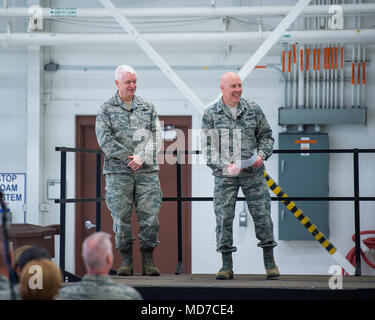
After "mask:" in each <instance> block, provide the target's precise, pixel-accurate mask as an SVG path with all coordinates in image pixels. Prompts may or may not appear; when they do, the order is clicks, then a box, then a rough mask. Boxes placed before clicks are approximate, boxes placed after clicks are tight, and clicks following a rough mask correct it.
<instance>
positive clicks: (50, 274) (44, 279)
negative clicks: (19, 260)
mask: <svg viewBox="0 0 375 320" xmlns="http://www.w3.org/2000/svg"><path fill="white" fill-rule="evenodd" d="M61 283H62V274H61V271H60V268H59V267H58V266H57V265H56V264H54V263H53V262H52V261H51V260H49V259H35V260H31V261H29V262H28V263H27V264H26V265H25V266H24V267H23V269H22V272H21V276H20V283H19V289H18V290H19V295H20V297H21V299H22V300H54V299H55V298H56V296H57V294H58V292H59V290H60V286H61Z"/></svg>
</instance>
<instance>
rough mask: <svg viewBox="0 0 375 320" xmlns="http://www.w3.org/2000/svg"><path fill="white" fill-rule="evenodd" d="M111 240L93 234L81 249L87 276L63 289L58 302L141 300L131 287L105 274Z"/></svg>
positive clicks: (102, 234) (109, 259) (110, 253)
mask: <svg viewBox="0 0 375 320" xmlns="http://www.w3.org/2000/svg"><path fill="white" fill-rule="evenodd" d="M110 239H111V236H110V235H109V234H108V233H105V232H96V233H93V234H92V235H91V236H89V237H88V238H86V240H85V241H84V242H83V245H82V258H83V261H84V262H85V265H86V269H87V274H86V275H85V276H84V277H83V278H82V281H79V282H75V283H73V284H71V285H68V286H65V287H63V288H62V289H61V290H60V293H59V295H58V297H57V299H58V300H142V296H141V295H140V294H139V292H138V291H137V290H136V289H134V288H133V287H130V286H126V285H123V284H120V283H117V282H115V281H113V280H112V279H111V278H110V277H109V275H108V272H109V270H110V269H111V267H112V263H113V252H112V242H111V240H110Z"/></svg>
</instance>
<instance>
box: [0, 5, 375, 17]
mask: <svg viewBox="0 0 375 320" xmlns="http://www.w3.org/2000/svg"><path fill="white" fill-rule="evenodd" d="M330 7H331V5H310V6H307V7H306V8H305V9H304V10H303V12H302V15H325V14H326V15H327V16H328V15H329V9H330ZM340 7H341V8H342V12H343V14H344V15H347V14H358V13H375V3H362V4H341V5H340ZM292 8H293V6H253V7H195V8H120V9H119V10H120V12H121V13H122V14H123V15H124V16H125V17H127V18H129V17H130V18H134V17H144V18H150V17H173V18H179V17H223V16H233V17H234V16H241V17H245V16H250V17H259V16H261V17H267V16H285V15H287V14H288V13H289V12H290V10H291V9H292ZM33 14H34V13H32V12H31V10H30V8H15V7H13V8H4V7H2V8H0V17H30V16H32V15H33ZM43 17H44V18H55V17H85V18H99V17H112V16H111V15H110V13H109V12H107V10H105V9H102V8H43Z"/></svg>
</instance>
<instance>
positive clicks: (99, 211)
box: [95, 153, 102, 232]
mask: <svg viewBox="0 0 375 320" xmlns="http://www.w3.org/2000/svg"><path fill="white" fill-rule="evenodd" d="M101 166H102V155H101V153H97V154H96V198H97V199H100V198H101V197H102V175H101ZM95 224H96V231H97V232H98V231H101V228H102V204H101V201H100V200H98V201H96V223H95Z"/></svg>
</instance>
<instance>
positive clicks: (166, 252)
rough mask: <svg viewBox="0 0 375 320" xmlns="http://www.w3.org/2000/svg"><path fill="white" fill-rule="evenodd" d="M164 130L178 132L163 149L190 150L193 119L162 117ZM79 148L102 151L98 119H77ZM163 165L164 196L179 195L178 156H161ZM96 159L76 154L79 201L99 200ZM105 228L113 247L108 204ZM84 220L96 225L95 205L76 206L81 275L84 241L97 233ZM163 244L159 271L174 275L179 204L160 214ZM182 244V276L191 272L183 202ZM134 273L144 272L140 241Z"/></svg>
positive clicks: (187, 174)
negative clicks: (97, 124) (177, 178)
mask: <svg viewBox="0 0 375 320" xmlns="http://www.w3.org/2000/svg"><path fill="white" fill-rule="evenodd" d="M159 118H160V121H161V123H162V128H163V127H164V126H167V125H168V128H172V129H171V130H174V131H175V132H176V133H177V136H176V138H175V139H168V140H163V149H162V150H164V149H168V151H174V150H176V149H177V148H178V150H185V149H186V150H191V145H190V142H189V139H188V130H189V129H190V128H191V116H160V117H159ZM76 132H77V135H76V147H77V148H82V149H99V146H98V143H97V140H96V135H95V116H77V117H76ZM103 159H104V156H102V163H103ZM158 161H159V163H160V171H159V178H160V184H161V187H162V191H163V197H176V196H177V181H176V177H177V174H176V172H177V171H176V167H177V166H176V156H173V155H169V156H168V157H167V158H165V157H164V156H163V155H161V154H160V155H158ZM185 163H186V164H183V165H182V179H181V180H182V196H183V197H190V196H191V165H190V164H189V162H188V158H187V157H185ZM95 178H96V157H95V154H89V153H77V154H76V198H95V197H96V191H95V190H96V181H95ZM104 188H105V179H104V176H102V197H104V194H105V191H104V190H105V189H104ZM101 208H102V225H101V230H102V231H105V232H108V233H110V234H112V242H113V247H115V246H114V233H113V230H112V224H113V221H112V217H111V214H110V211H109V210H108V208H107V206H106V205H105V202H104V201H103V202H102V203H101ZM136 220H137V219H136V213H135V210H134V209H133V214H132V227H133V234H134V235H135V237H136V238H137V233H138V223H137V221H136ZM85 221H91V222H92V223H93V224H96V222H95V202H89V203H80V204H76V232H75V242H76V245H75V261H76V263H75V269H76V270H75V273H76V274H77V275H80V276H82V275H83V274H84V273H85V272H86V270H85V267H84V264H83V261H82V257H81V248H82V242H83V241H84V239H85V238H86V237H87V236H88V235H90V234H91V233H93V232H95V228H91V229H89V230H87V229H85V227H84V223H85ZM159 221H160V232H159V241H160V245H159V246H157V247H156V249H155V254H154V258H155V263H156V265H157V266H158V267H159V268H160V271H161V273H175V271H176V266H177V262H178V261H177V260H178V258H177V257H178V255H177V202H166V201H163V204H162V207H161V210H160V213H159ZM182 239H183V241H182V243H183V265H182V268H183V273H185V274H188V273H191V205H190V203H189V202H184V203H183V205H182ZM114 252H115V261H114V265H113V268H114V269H117V268H118V267H119V265H120V263H121V258H120V254H119V253H118V252H117V250H114ZM133 256H134V272H135V273H136V274H137V273H141V255H140V252H139V240H138V238H137V240H136V241H135V244H134V253H133Z"/></svg>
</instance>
